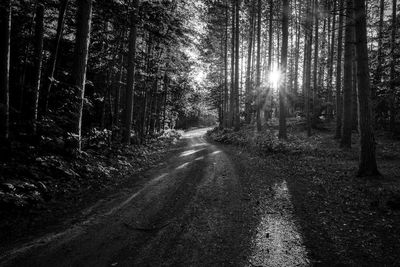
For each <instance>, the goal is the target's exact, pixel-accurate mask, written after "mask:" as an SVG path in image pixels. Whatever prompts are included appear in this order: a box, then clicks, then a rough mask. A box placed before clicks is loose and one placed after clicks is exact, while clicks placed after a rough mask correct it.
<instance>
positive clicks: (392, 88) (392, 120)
mask: <svg viewBox="0 0 400 267" xmlns="http://www.w3.org/2000/svg"><path fill="white" fill-rule="evenodd" d="M396 32H397V0H392V33H391V41H390V46H391V51H390V54H391V57H392V59H391V62H390V100H389V103H390V104H389V106H390V130H391V131H392V132H395V131H396V86H395V80H396V53H395V50H396Z"/></svg>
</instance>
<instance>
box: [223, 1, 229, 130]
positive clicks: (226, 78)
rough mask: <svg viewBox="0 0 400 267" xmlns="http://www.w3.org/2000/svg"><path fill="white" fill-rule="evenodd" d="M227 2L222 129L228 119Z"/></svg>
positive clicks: (227, 9)
mask: <svg viewBox="0 0 400 267" xmlns="http://www.w3.org/2000/svg"><path fill="white" fill-rule="evenodd" d="M228 14H229V8H228V1H227V0H226V1H225V45H224V76H225V77H224V78H225V82H224V127H227V126H228V119H229V105H228V102H229V88H228V24H229V15H228Z"/></svg>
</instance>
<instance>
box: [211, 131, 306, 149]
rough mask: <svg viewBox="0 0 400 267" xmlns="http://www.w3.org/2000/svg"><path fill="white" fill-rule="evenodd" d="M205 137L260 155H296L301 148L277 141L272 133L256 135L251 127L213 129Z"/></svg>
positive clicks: (293, 142) (293, 144)
mask: <svg viewBox="0 0 400 267" xmlns="http://www.w3.org/2000/svg"><path fill="white" fill-rule="evenodd" d="M207 136H208V137H209V138H210V139H212V140H214V141H216V142H219V143H223V144H230V145H236V146H241V147H247V148H250V149H255V150H257V151H258V152H260V153H291V154H293V153H298V152H299V151H301V150H302V149H303V148H302V147H301V144H300V143H299V142H296V140H293V141H292V142H288V141H283V140H279V139H278V137H277V136H276V135H275V134H274V133H272V132H262V133H257V132H255V131H254V129H253V127H246V128H243V129H241V130H239V131H236V132H235V131H233V130H232V129H223V128H214V129H212V130H211V131H209V132H208V133H207Z"/></svg>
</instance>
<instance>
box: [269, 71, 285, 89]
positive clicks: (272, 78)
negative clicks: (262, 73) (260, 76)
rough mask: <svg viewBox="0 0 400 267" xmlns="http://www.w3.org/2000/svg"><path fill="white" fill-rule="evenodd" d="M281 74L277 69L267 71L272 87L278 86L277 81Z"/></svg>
mask: <svg viewBox="0 0 400 267" xmlns="http://www.w3.org/2000/svg"><path fill="white" fill-rule="evenodd" d="M281 76H282V74H281V72H280V71H279V70H278V69H275V70H272V71H271V72H270V73H269V77H268V80H269V82H270V83H271V84H272V86H273V87H274V88H278V86H279V82H280V80H281Z"/></svg>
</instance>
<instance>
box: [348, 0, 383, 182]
mask: <svg viewBox="0 0 400 267" xmlns="http://www.w3.org/2000/svg"><path fill="white" fill-rule="evenodd" d="M353 3H354V12H355V31H356V51H357V77H358V101H359V108H360V112H359V114H360V118H359V124H360V144H361V145H360V147H361V149H360V164H359V169H358V175H359V176H376V175H379V172H378V167H377V164H376V158H375V138H374V132H373V128H372V116H371V90H370V77H369V62H368V47H367V19H366V12H365V1H364V0H354V1H353Z"/></svg>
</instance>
